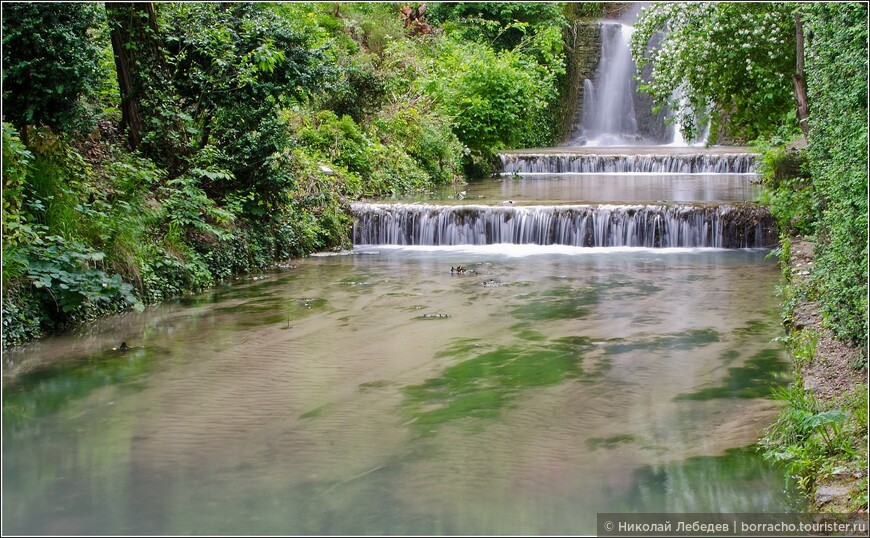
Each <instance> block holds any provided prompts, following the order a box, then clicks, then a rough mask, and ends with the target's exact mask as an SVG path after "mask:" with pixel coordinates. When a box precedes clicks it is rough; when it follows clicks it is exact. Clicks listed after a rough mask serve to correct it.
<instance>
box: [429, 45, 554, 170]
mask: <svg viewBox="0 0 870 538" xmlns="http://www.w3.org/2000/svg"><path fill="white" fill-rule="evenodd" d="M554 62H555V63H554V64H546V65H542V64H539V63H537V62H536V61H535V60H534V59H533V58H531V57H529V56H527V55H524V54H522V53H521V52H520V51H518V50H511V51H504V52H500V53H497V52H495V51H494V50H492V49H490V48H488V47H485V46H481V45H478V44H470V43H463V42H458V41H452V40H445V41H444V42H443V43H441V45H440V48H439V50H438V56H437V57H436V68H435V71H434V72H433V73H432V74H431V75H430V76H429V77H428V78H427V79H426V80H424V85H425V86H424V88H425V91H426V93H428V94H430V95H432V96H433V97H434V98H435V100H436V102H437V103H438V104H439V106H441V107H443V110H444V112H445V114H446V115H447V116H449V117H451V118H453V121H454V127H453V130H454V132H455V133H456V136H457V138H458V139H459V141H460V142H461V143H463V144H464V145H465V146H467V147H468V148H469V150H470V157H471V162H472V163H473V164H474V165H476V166H478V167H484V166H485V165H486V164H487V163H488V162H489V161H490V160H491V159H492V158H493V156H494V153H495V152H496V151H498V150H500V149H505V148H516V147H523V146H535V145H543V144H544V143H546V142H547V140H544V138H545V137H547V135H549V134H551V133H552V132H553V129H547V128H546V120H545V119H544V118H545V116H546V112H547V110H549V106H550V104H551V102H552V101H554V100H555V99H556V98H557V97H558V92H557V89H556V85H555V81H556V79H557V75H559V74H561V73H562V72H563V71H564V66H563V64H562V63H561V61H556V60H554Z"/></svg>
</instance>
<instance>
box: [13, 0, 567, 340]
mask: <svg viewBox="0 0 870 538" xmlns="http://www.w3.org/2000/svg"><path fill="white" fill-rule="evenodd" d="M468 9H472V7H471V6H470V5H438V6H434V7H433V8H431V9H430V10H429V12H428V13H427V9H426V7H424V6H423V5H420V4H413V5H411V6H407V7H406V6H404V5H402V4H386V3H360V4H355V3H341V4H324V3H310V4H303V3H275V4H267V3H181V2H178V3H160V4H149V3H138V4H135V3H106V4H98V3H84V4H47V3H12V4H4V7H3V66H4V69H3V87H4V94H3V103H4V124H3V206H4V208H3V345H4V346H7V345H10V344H13V343H18V342H21V341H24V340H27V339H29V338H32V337H34V336H38V335H40V334H42V333H44V332H45V331H50V330H55V329H59V328H63V327H65V326H68V325H70V324H74V323H78V322H81V321H83V320H85V319H89V318H91V317H93V316H97V315H101V314H104V313H107V312H114V311H119V310H123V309H126V308H130V307H135V308H141V306H142V305H143V304H147V303H152V302H156V301H160V300H164V299H166V298H169V297H173V296H176V295H179V294H183V293H187V292H190V291H193V290H197V289H201V288H204V287H207V286H211V285H213V284H214V283H215V282H217V281H219V280H220V279H223V278H226V277H228V276H230V275H233V274H239V273H245V272H250V271H256V270H259V269H262V268H265V267H266V266H268V265H270V264H272V263H274V262H275V261H278V260H282V259H286V258H288V257H291V256H299V255H304V254H306V253H308V252H311V251H314V250H320V249H329V248H341V247H343V246H347V245H348V242H349V232H350V218H349V212H348V203H349V202H350V201H352V200H354V199H359V198H363V197H384V196H405V195H416V196H421V195H423V196H425V195H426V193H428V192H431V191H432V190H434V189H436V188H439V187H442V186H449V185H451V184H456V183H459V182H462V181H463V179H464V177H466V175H467V174H487V173H490V172H491V171H492V166H493V162H494V161H493V159H494V157H495V152H496V151H497V150H499V149H502V148H508V147H512V146H520V145H543V144H550V143H552V142H553V139H552V138H553V137H554V136H555V132H556V125H557V124H558V122H557V119H556V118H554V117H553V111H554V110H556V105H557V102H558V93H559V92H558V88H559V83H560V77H561V76H562V73H563V72H564V59H563V51H562V40H561V32H562V29H563V27H564V25H565V17H564V15H563V6H562V5H561V4H540V5H535V4H498V5H495V4H484V5H481V6H474V7H473V9H474V10H475V14H476V15H473V16H472V15H470V12H468V13H466V12H467V11H468ZM477 14H479V16H478V15H477ZM430 16H431V18H430ZM442 26H443V27H442Z"/></svg>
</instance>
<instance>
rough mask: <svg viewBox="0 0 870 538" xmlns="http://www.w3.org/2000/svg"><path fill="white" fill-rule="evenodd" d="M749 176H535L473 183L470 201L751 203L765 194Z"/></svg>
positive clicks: (467, 191) (469, 190)
mask: <svg viewBox="0 0 870 538" xmlns="http://www.w3.org/2000/svg"><path fill="white" fill-rule="evenodd" d="M754 179H755V177H754V176H751V175H746V174H682V175H680V174H660V175H654V174H536V175H523V176H516V177H510V176H506V177H500V178H496V179H486V180H481V181H476V182H473V183H470V184H469V185H468V187H467V189H466V200H471V201H476V202H481V201H483V202H488V201H497V203H498V202H502V201H505V200H510V201H513V202H515V203H534V204H537V205H547V203H559V202H572V203H593V202H594V203H637V202H656V201H665V200H667V201H670V202H713V201H716V202H749V201H754V200H756V199H757V197H758V196H759V194H760V192H761V191H760V187H759V185H757V184H756V183H753V180H754Z"/></svg>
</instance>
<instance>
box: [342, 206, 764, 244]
mask: <svg viewBox="0 0 870 538" xmlns="http://www.w3.org/2000/svg"><path fill="white" fill-rule="evenodd" d="M351 211H352V213H353V216H354V230H353V239H354V244H355V245H445V246H446V245H488V244H495V243H513V244H538V245H571V246H578V247H651V248H666V247H711V248H771V247H773V246H775V245H776V242H777V234H776V227H775V224H774V221H773V218H772V217H771V216H770V213H769V212H768V211H767V210H766V209H765V208H763V207H760V206H758V205H756V204H733V205H715V206H711V205H701V204H698V205H692V204H672V205H669V204H664V205H556V206H514V205H505V206H485V205H432V204H366V203H355V204H352V205H351Z"/></svg>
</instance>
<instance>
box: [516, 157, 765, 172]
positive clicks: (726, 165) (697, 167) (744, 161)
mask: <svg viewBox="0 0 870 538" xmlns="http://www.w3.org/2000/svg"><path fill="white" fill-rule="evenodd" d="M500 158H501V164H502V174H505V175H510V174H608V173H633V174H650V173H652V174H755V173H757V170H756V155H755V154H752V153H718V154H703V153H694V154H678V155H667V154H662V155H602V154H582V153H503V154H501V155H500Z"/></svg>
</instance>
